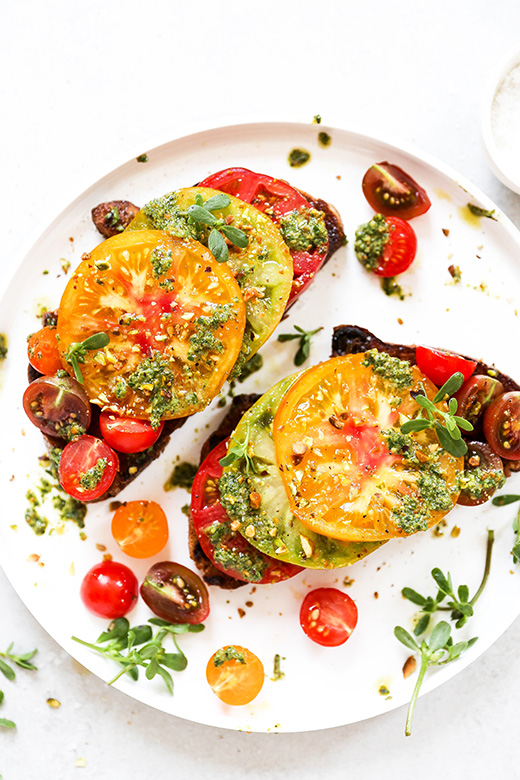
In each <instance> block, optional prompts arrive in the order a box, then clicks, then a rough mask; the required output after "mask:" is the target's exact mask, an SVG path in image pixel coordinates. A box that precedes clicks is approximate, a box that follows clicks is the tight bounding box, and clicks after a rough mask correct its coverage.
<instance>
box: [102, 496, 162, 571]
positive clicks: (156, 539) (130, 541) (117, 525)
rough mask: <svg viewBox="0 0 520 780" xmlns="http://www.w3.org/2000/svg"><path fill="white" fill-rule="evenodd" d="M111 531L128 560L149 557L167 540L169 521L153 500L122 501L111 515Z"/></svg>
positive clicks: (158, 550) (157, 551)
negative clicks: (129, 558)
mask: <svg viewBox="0 0 520 780" xmlns="http://www.w3.org/2000/svg"><path fill="white" fill-rule="evenodd" d="M111 530H112V536H113V537H114V539H115V540H116V542H117V543H118V545H119V547H120V548H121V550H122V551H123V552H124V553H125V554H126V555H129V556H130V557H131V558H151V557H152V555H157V553H160V552H161V550H162V549H163V548H164V547H165V545H166V543H167V541H168V520H167V518H166V515H165V514H164V511H163V510H162V509H161V507H160V506H159V504H157V503H156V502H155V501H125V502H124V503H123V504H121V506H120V507H118V509H116V511H115V513H114V516H113V518H112V526H111Z"/></svg>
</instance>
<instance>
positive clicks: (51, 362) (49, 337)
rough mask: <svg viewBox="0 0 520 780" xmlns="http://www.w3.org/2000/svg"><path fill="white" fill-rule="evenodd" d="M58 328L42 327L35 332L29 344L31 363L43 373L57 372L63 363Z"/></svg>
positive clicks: (28, 352)
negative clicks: (57, 336) (57, 333)
mask: <svg viewBox="0 0 520 780" xmlns="http://www.w3.org/2000/svg"><path fill="white" fill-rule="evenodd" d="M56 332H57V331H56V328H42V329H41V330H39V331H37V333H33V335H32V336H31V338H30V339H29V342H28V344H27V356H28V358H29V363H30V364H31V366H33V368H35V369H36V370H37V371H39V372H40V373H41V374H46V375H50V374H55V373H56V371H58V370H59V369H60V368H63V366H62V364H61V357H60V352H59V349H58V342H57V341H56Z"/></svg>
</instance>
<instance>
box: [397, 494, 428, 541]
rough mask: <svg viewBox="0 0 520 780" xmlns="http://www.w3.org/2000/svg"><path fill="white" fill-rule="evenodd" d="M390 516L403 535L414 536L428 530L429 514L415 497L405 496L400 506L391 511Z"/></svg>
mask: <svg viewBox="0 0 520 780" xmlns="http://www.w3.org/2000/svg"><path fill="white" fill-rule="evenodd" d="M392 514H393V516H394V517H395V519H396V520H397V524H398V526H399V528H400V529H401V530H402V531H404V532H405V534H415V533H417V531H426V529H427V528H428V518H429V514H430V513H429V512H428V510H427V509H426V507H425V506H423V505H422V504H420V503H419V501H418V499H417V498H416V497H415V496H405V497H404V499H403V502H402V504H401V505H400V506H398V507H396V508H395V509H393V510H392Z"/></svg>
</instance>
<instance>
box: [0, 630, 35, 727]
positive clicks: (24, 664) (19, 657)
mask: <svg viewBox="0 0 520 780" xmlns="http://www.w3.org/2000/svg"><path fill="white" fill-rule="evenodd" d="M13 646H14V643H13V642H11V644H10V645H9V647H8V648H7V650H6V651H5V652H3V653H0V672H2V674H3V675H4V677H5V678H6V679H7V680H10V681H11V682H12V681H13V680H14V679H15V678H16V672H15V670H14V669H13V667H12V666H11V663H12V664H15V665H16V666H19V667H20V669H29V670H32V671H36V669H37V668H38V667H37V666H35V665H34V664H33V663H31V659H32V658H34V656H35V655H36V653H37V652H38V651H37V650H31V651H29V652H28V653H21V654H18V653H13ZM8 661H9V662H10V663H8ZM3 700H4V692H3V691H0V704H2V702H3ZM0 726H2V727H3V728H6V729H14V728H16V723H15V722H14V721H12V720H9V719H8V718H0Z"/></svg>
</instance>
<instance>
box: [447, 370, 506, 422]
mask: <svg viewBox="0 0 520 780" xmlns="http://www.w3.org/2000/svg"><path fill="white" fill-rule="evenodd" d="M503 392H504V386H503V384H502V382H499V381H498V379H495V378H494V377H491V376H486V375H485V374H474V376H470V378H469V379H467V380H466V381H465V382H464V384H463V385H462V387H461V388H460V390H459V391H458V392H456V393H455V398H456V399H457V402H458V408H457V414H458V415H459V416H460V417H464V419H465V420H467V421H468V422H470V423H471V424H472V425H473V427H475V425H476V424H477V423H478V422H479V420H480V418H481V417H482V415H483V414H484V412H485V410H486V409H487V407H488V406H489V404H490V403H491V402H492V401H494V400H495V398H498V396H500V395H502V394H503Z"/></svg>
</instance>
